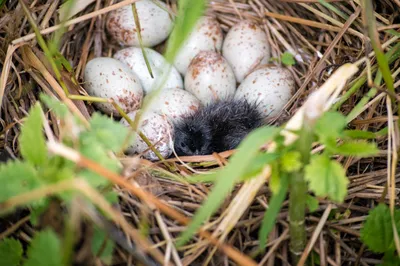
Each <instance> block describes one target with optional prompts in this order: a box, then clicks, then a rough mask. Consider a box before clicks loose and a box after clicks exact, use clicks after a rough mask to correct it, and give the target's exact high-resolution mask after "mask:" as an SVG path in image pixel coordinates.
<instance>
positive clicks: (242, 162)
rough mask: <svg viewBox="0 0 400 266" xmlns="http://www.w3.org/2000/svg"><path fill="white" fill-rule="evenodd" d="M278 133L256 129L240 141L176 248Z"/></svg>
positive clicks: (218, 204)
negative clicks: (263, 145)
mask: <svg viewBox="0 0 400 266" xmlns="http://www.w3.org/2000/svg"><path fill="white" fill-rule="evenodd" d="M279 131H280V130H279V128H275V127H262V128H258V129H257V130H254V131H253V132H251V133H250V134H249V135H248V136H247V137H246V138H245V139H244V140H243V141H242V143H241V144H240V145H239V147H238V151H237V152H236V153H235V154H234V155H233V156H232V158H231V159H230V162H229V164H228V165H227V166H226V167H225V168H223V169H221V170H219V171H218V172H217V173H216V174H215V175H217V176H218V177H217V178H216V182H215V186H214V189H213V190H212V192H211V193H210V194H209V195H208V198H207V199H206V200H205V202H204V203H203V205H202V206H201V207H200V208H199V210H198V211H197V212H196V214H195V216H194V217H193V220H192V222H191V223H190V224H189V225H188V227H187V229H186V231H184V232H183V233H182V235H181V236H180V239H179V240H178V242H177V246H180V245H182V244H184V243H185V242H186V241H188V240H189V239H190V237H191V236H192V235H193V234H194V233H195V232H196V231H197V229H198V228H199V227H200V226H201V224H202V223H203V222H204V221H205V220H206V219H208V217H210V216H211V215H212V214H213V213H214V212H215V211H216V210H217V209H218V207H219V206H220V205H221V203H222V202H223V200H224V198H225V197H226V196H227V194H228V193H229V192H230V191H231V190H232V189H233V187H234V185H235V183H236V182H237V181H240V180H241V179H242V178H243V175H244V174H245V173H246V170H247V169H248V167H249V165H250V164H251V163H252V162H253V160H254V158H255V157H256V156H257V154H258V150H259V148H260V146H261V145H262V144H264V143H266V142H267V141H268V140H271V139H273V138H274V137H275V136H276V135H277V134H278V133H279Z"/></svg>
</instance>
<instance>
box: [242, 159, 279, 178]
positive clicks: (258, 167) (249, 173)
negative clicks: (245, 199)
mask: <svg viewBox="0 0 400 266" xmlns="http://www.w3.org/2000/svg"><path fill="white" fill-rule="evenodd" d="M279 156H280V155H279V154H278V153H260V154H259V155H257V157H256V158H254V160H253V162H252V163H251V164H250V165H249V167H248V168H247V169H246V173H245V174H244V175H243V180H247V179H249V178H252V177H254V176H256V175H257V174H259V173H260V172H261V171H262V169H263V168H264V167H265V166H266V165H267V164H269V163H271V162H273V161H275V160H276V159H278V158H279Z"/></svg>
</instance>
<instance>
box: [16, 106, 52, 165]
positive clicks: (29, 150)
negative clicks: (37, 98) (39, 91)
mask: <svg viewBox="0 0 400 266" xmlns="http://www.w3.org/2000/svg"><path fill="white" fill-rule="evenodd" d="M42 123H43V119H42V109H41V108H40V105H39V104H38V103H37V104H35V106H33V107H31V110H30V112H29V115H28V116H27V118H26V121H25V122H24V124H23V125H22V128H21V136H20V137H19V144H20V147H21V154H22V156H23V157H24V158H25V159H26V160H27V161H29V162H31V163H32V164H34V165H38V166H42V165H43V164H45V163H46V161H47V148H46V141H45V138H44V134H43V131H42V129H43V128H42Z"/></svg>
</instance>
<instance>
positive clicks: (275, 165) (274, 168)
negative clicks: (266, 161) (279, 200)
mask: <svg viewBox="0 0 400 266" xmlns="http://www.w3.org/2000/svg"><path fill="white" fill-rule="evenodd" d="M270 165H271V176H270V177H269V188H270V189H271V191H272V193H273V194H275V193H278V192H279V190H280V188H281V176H280V167H279V162H272V163H271V164H270Z"/></svg>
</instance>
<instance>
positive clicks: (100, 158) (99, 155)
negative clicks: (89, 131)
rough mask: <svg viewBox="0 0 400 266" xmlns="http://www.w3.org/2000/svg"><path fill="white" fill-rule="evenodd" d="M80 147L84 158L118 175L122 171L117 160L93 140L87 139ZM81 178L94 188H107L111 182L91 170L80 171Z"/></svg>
mask: <svg viewBox="0 0 400 266" xmlns="http://www.w3.org/2000/svg"><path fill="white" fill-rule="evenodd" d="M80 147H81V148H80V152H81V154H82V155H83V156H85V157H87V158H88V159H91V160H93V161H95V162H97V163H98V164H100V165H102V166H103V167H105V168H107V169H108V170H111V171H113V172H115V173H118V172H119V170H120V169H121V167H120V165H119V162H118V161H117V159H115V158H112V157H111V154H110V153H107V151H105V150H104V148H103V147H102V146H101V145H99V143H98V142H96V141H94V140H93V139H86V141H84V142H82V143H81V145H80ZM79 176H82V177H83V178H84V179H85V180H86V181H88V183H89V184H90V185H92V186H93V187H100V186H105V185H107V184H109V182H110V181H108V179H106V178H105V177H103V176H101V175H99V174H97V173H95V172H93V171H91V170H89V169H83V170H82V171H80V172H79Z"/></svg>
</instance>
